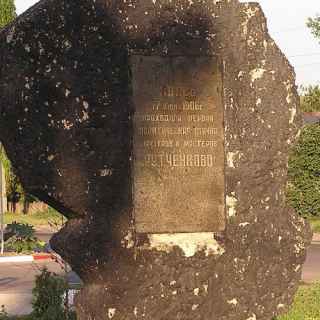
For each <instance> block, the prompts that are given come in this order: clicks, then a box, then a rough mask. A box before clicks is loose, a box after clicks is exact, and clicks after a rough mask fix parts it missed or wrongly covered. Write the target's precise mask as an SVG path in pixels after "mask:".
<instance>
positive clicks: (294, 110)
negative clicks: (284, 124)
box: [289, 106, 297, 124]
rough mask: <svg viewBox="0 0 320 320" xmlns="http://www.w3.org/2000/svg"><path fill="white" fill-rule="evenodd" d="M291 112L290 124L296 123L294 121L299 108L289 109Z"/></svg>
mask: <svg viewBox="0 0 320 320" xmlns="http://www.w3.org/2000/svg"><path fill="white" fill-rule="evenodd" d="M289 111H290V119H289V124H292V123H293V122H294V119H295V118H296V115H297V107H296V106H293V107H291V108H290V109H289Z"/></svg>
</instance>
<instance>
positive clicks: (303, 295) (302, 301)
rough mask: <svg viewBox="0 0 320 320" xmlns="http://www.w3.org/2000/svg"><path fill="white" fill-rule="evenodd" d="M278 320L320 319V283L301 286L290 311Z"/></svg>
mask: <svg viewBox="0 0 320 320" xmlns="http://www.w3.org/2000/svg"><path fill="white" fill-rule="evenodd" d="M277 320H320V283H315V284H312V285H303V286H301V287H300V288H299V290H298V292H297V295H296V297H295V299H294V303H293V306H292V308H291V310H290V312H289V313H288V314H286V315H285V316H281V317H278V318H277Z"/></svg>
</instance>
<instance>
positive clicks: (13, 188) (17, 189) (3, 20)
mask: <svg viewBox="0 0 320 320" xmlns="http://www.w3.org/2000/svg"><path fill="white" fill-rule="evenodd" d="M15 17H16V8H15V5H14V1H13V0H0V28H2V27H4V26H5V25H7V24H8V23H10V22H11V21H12V20H13V19H14V18H15ZM0 161H1V162H2V164H3V166H4V170H5V176H6V187H7V191H6V193H7V198H8V201H9V202H11V203H13V207H14V208H15V204H16V203H17V202H19V200H20V198H21V197H22V196H23V194H24V192H23V189H22V186H21V184H20V182H19V179H18V178H17V177H16V176H15V174H14V173H13V170H12V167H11V163H10V161H9V159H8V158H7V156H6V153H5V150H4V148H3V147H2V146H1V147H0Z"/></svg>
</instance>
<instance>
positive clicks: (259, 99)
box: [256, 98, 262, 107]
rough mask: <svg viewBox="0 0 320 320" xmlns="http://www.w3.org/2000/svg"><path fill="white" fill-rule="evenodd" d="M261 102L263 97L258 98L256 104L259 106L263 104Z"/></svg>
mask: <svg viewBox="0 0 320 320" xmlns="http://www.w3.org/2000/svg"><path fill="white" fill-rule="evenodd" d="M261 103H262V100H261V98H258V99H257V102H256V106H257V107H259V106H260V105H261Z"/></svg>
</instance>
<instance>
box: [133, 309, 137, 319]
mask: <svg viewBox="0 0 320 320" xmlns="http://www.w3.org/2000/svg"><path fill="white" fill-rule="evenodd" d="M133 314H134V316H135V317H137V316H138V307H134V309H133Z"/></svg>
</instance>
